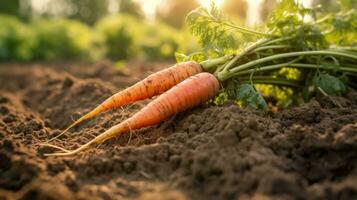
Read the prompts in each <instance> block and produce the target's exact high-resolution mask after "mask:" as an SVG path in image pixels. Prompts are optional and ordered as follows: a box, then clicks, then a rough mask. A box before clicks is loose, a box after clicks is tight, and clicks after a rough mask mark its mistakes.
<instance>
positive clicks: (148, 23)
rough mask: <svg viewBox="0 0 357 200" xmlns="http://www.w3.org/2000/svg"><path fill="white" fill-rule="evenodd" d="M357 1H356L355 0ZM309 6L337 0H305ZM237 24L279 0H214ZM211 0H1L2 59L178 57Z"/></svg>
mask: <svg viewBox="0 0 357 200" xmlns="http://www.w3.org/2000/svg"><path fill="white" fill-rule="evenodd" d="M353 1H354V2H355V0H353ZM302 2H303V3H304V4H306V5H307V6H311V5H313V4H315V5H316V4H324V8H327V9H329V10H330V11H333V10H334V9H335V7H336V5H335V4H336V3H335V1H333V0H314V1H313V0H302ZM215 3H216V4H218V5H219V7H220V8H221V9H222V10H223V12H224V13H225V14H227V15H229V16H230V18H232V19H233V20H235V22H236V23H238V24H245V25H248V26H254V24H256V23H259V22H261V21H263V20H264V19H265V18H266V16H267V15H268V13H269V11H270V10H272V9H273V7H274V5H275V4H276V1H275V0H215ZM209 4H210V1H209V0H150V1H149V0H1V3H0V62H5V61H6V62H11V61H16V62H18V61H57V60H59V61H73V60H84V61H97V60H100V59H111V60H113V61H120V60H131V59H137V60H144V61H146V60H155V61H160V60H173V59H174V53H175V52H181V53H186V54H187V53H191V52H194V51H195V50H197V49H198V48H199V47H198V45H197V43H196V40H195V38H193V37H192V36H190V34H189V33H188V31H187V30H186V28H185V25H184V19H185V16H186V14H187V13H188V12H190V11H191V10H193V9H194V8H196V7H198V6H201V5H203V6H207V5H209Z"/></svg>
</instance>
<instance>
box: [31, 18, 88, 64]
mask: <svg viewBox="0 0 357 200" xmlns="http://www.w3.org/2000/svg"><path fill="white" fill-rule="evenodd" d="M31 27H32V28H33V30H34V31H35V34H36V40H37V41H36V42H37V46H36V49H35V50H34V52H33V54H34V58H35V59H38V60H55V59H88V58H90V57H91V56H94V55H92V54H91V50H92V48H93V46H94V40H93V35H92V32H91V30H90V28H89V27H87V26H86V25H84V24H82V23H80V22H77V21H73V20H65V19H56V20H45V19H37V20H34V21H32V23H31Z"/></svg>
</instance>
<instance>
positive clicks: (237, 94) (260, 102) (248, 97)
mask: <svg viewBox="0 0 357 200" xmlns="http://www.w3.org/2000/svg"><path fill="white" fill-rule="evenodd" d="M225 90H226V93H227V95H228V99H233V100H237V101H238V103H239V104H241V105H242V106H249V107H252V108H255V109H264V110H265V109H267V108H268V105H267V103H266V102H265V100H264V98H263V96H262V95H261V94H260V93H259V92H258V91H257V89H256V88H255V87H254V85H252V84H247V83H243V84H239V83H238V81H236V80H231V81H229V82H228V84H227V86H226V89H225Z"/></svg>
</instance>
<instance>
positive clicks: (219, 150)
mask: <svg viewBox="0 0 357 200" xmlns="http://www.w3.org/2000/svg"><path fill="white" fill-rule="evenodd" d="M162 66H166V65H165V64H156V65H147V66H144V65H142V64H137V63H132V64H131V65H130V68H131V70H129V69H128V68H127V69H124V70H121V71H117V70H115V69H114V67H112V65H111V64H110V63H108V62H101V63H98V64H96V65H85V64H76V65H73V64H63V63H62V64H51V65H48V64H32V65H29V64H28V65H17V64H2V65H0V199H159V200H160V199H180V200H181V199H255V200H258V199H357V125H356V122H357V93H354V92H350V93H349V94H348V95H347V96H346V97H345V98H334V101H335V102H338V103H339V104H340V105H341V106H342V108H340V107H338V106H335V105H336V104H334V103H332V102H331V100H330V99H328V98H326V99H319V100H312V101H310V102H309V103H307V104H306V105H304V106H302V107H295V108H289V109H286V110H282V111H280V112H278V113H271V112H266V113H264V112H261V111H255V110H251V109H241V108H238V107H236V106H234V105H230V104H227V105H224V106H220V107H218V106H208V105H204V106H201V107H198V108H195V109H192V110H190V111H187V112H185V113H182V114H179V115H178V116H176V117H174V118H172V119H171V120H169V121H167V122H164V123H162V124H160V125H158V126H156V127H152V128H147V129H144V130H140V131H135V132H132V133H131V134H130V133H127V134H124V135H122V136H120V137H118V138H116V139H113V140H110V141H108V142H106V143H104V144H102V145H101V146H99V147H98V148H97V149H91V150H89V151H86V152H85V153H83V154H81V155H78V156H74V157H66V158H55V157H44V156H43V153H44V152H52V151H53V149H51V148H48V147H39V146H38V144H39V143H40V142H44V141H46V140H47V139H48V138H50V137H53V136H54V135H56V134H58V133H59V131H60V130H61V129H63V128H64V127H65V126H66V125H68V124H69V123H70V122H71V121H73V120H74V119H77V118H78V117H79V116H80V114H83V113H85V112H86V111H88V110H89V109H90V108H93V106H95V105H97V104H98V103H99V102H101V101H102V100H103V99H104V98H106V97H108V96H109V95H110V94H112V93H114V92H115V91H118V90H119V89H121V88H124V87H127V86H128V85H131V84H133V83H134V82H136V81H137V80H139V79H140V78H142V77H144V76H146V75H147V74H149V73H151V71H156V70H158V69H159V68H160V67H162ZM145 103H146V102H140V103H138V104H135V105H134V106H131V107H126V108H124V109H119V110H116V111H113V112H109V113H106V114H104V115H100V116H99V117H97V118H95V119H93V120H91V121H89V122H86V123H83V124H82V125H80V126H78V127H77V128H74V129H73V130H71V131H70V134H69V135H70V137H69V135H67V137H64V138H62V141H55V142H54V144H56V145H60V146H63V147H66V148H71V149H73V148H75V147H78V146H79V145H80V144H83V143H85V142H86V141H88V140H90V139H91V138H93V137H94V136H95V135H97V134H99V133H101V132H103V131H104V130H106V129H108V128H109V127H111V126H112V125H114V124H116V123H118V122H120V121H122V120H123V119H125V118H126V117H128V116H130V115H132V113H133V112H135V111H137V110H138V109H139V108H140V107H142V106H143V105H145Z"/></svg>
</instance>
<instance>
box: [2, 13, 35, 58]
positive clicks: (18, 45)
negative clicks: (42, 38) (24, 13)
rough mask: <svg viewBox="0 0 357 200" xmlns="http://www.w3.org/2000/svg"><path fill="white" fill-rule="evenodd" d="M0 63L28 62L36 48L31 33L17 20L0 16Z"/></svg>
mask: <svg viewBox="0 0 357 200" xmlns="http://www.w3.org/2000/svg"><path fill="white" fill-rule="evenodd" d="M0 24H1V26H0V61H8V60H11V61H14V60H17V61H28V60H31V59H32V51H33V50H34V48H35V46H36V40H35V35H34V33H33V31H32V30H31V29H30V28H29V27H28V26H26V25H25V24H23V23H21V22H20V21H19V20H18V19H16V18H15V17H12V16H8V15H0Z"/></svg>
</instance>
